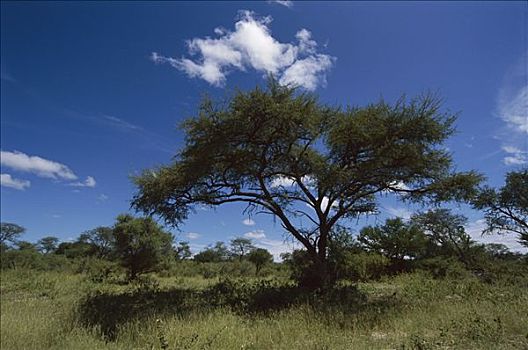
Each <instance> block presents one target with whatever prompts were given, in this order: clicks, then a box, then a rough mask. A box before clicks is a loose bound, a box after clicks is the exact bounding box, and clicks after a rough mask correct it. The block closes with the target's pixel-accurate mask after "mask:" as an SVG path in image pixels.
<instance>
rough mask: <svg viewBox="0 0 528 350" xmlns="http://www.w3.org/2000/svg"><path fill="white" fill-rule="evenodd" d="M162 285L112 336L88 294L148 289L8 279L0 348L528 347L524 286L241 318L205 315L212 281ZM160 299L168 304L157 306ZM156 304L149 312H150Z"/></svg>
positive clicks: (403, 292)
mask: <svg viewBox="0 0 528 350" xmlns="http://www.w3.org/2000/svg"><path fill="white" fill-rule="evenodd" d="M156 280H157V282H158V285H157V286H155V287H154V288H153V289H152V290H148V292H147V293H145V295H146V296H147V298H151V299H149V300H147V302H146V304H145V305H146V307H147V308H146V309H145V308H143V306H142V305H137V308H138V310H139V311H140V313H139V314H135V313H130V315H131V317H130V318H127V317H116V318H113V319H115V320H118V321H119V322H118V324H116V325H115V326H116V328H115V334H114V336H113V337H112V338H109V337H108V336H106V337H105V334H104V330H103V329H102V328H101V326H100V325H98V324H97V322H96V323H95V324H92V325H88V324H87V323H86V322H83V319H82V318H81V315H82V314H81V313H80V310H81V308H80V307H81V306H82V304H83V303H84V302H86V300H87V298H88V299H89V298H90V296H91V295H103V296H109V297H112V296H114V297H115V298H116V299H115V300H117V301H119V300H121V299H119V298H121V296H123V295H130V296H131V298H132V299H131V300H132V302H136V299H134V298H135V295H137V294H135V293H141V292H142V289H141V288H147V289H148V286H146V287H145V286H143V287H142V286H128V285H125V284H120V283H99V284H97V283H93V282H90V281H89V280H88V279H87V278H86V277H85V276H83V275H74V274H67V273H58V272H31V271H29V272H28V271H9V270H7V271H4V272H2V281H1V291H2V299H1V301H2V302H1V332H0V334H1V343H0V345H1V348H2V349H303V350H307V349H436V348H438V349H446V348H453V349H526V348H528V326H527V325H528V292H527V291H526V289H525V288H526V286H525V285H501V284H497V285H489V284H484V283H482V282H480V281H478V280H477V279H464V280H432V279H430V278H428V277H425V276H424V275H419V274H411V275H402V276H399V277H396V278H392V279H387V280H383V281H380V282H372V283H362V284H359V286H358V288H359V290H360V291H362V292H364V293H365V294H366V299H364V300H363V301H358V303H361V305H360V307H359V306H358V307H355V306H353V305H349V304H344V305H342V306H340V305H334V304H332V305H327V306H326V305H322V306H321V305H319V306H317V305H313V303H304V302H301V303H296V304H294V305H292V306H289V307H282V308H278V309H273V310H270V311H269V312H265V313H262V312H252V313H245V312H242V311H241V310H242V309H237V308H232V307H229V306H221V305H220V306H216V307H210V308H209V307H204V305H207V300H198V299H196V300H195V299H192V296H193V295H194V294H193V293H195V292H196V291H200V290H202V291H203V290H205V289H207V288H208V287H210V286H212V285H214V284H215V283H217V282H218V281H217V280H216V279H204V278H201V277H186V278H174V277H164V278H156ZM178 291H180V292H178ZM181 291H183V292H181ZM172 293H175V294H172ZM178 293H180V294H178ZM181 293H184V294H181ZM185 293H187V294H185ZM141 295H143V294H141ZM161 295H164V297H161ZM175 295H185V296H191V297H189V298H191V299H189V300H190V301H189V302H185V303H182V304H181V305H184V306H185V308H184V307H183V306H182V307H181V308H180V306H179V305H180V304H178V303H180V302H181V301H177V300H174V305H176V307H165V305H171V303H172V301H171V300H172V299H171V298H172V297H173V296H175ZM157 297H159V299H157ZM163 298H165V299H163ZM162 299H163V301H161V300H162ZM110 300H114V299H110ZM141 300H142V299H141V298H139V299H137V301H138V302H141ZM158 300H160V303H161V302H163V303H166V304H161V305H156V303H157V301H158ZM194 303H196V304H194ZM151 306H152V307H153V308H154V311H153V312H150V311H148V310H149V309H148V308H150V307H151ZM156 306H159V307H160V309H159V310H157V309H156V308H155V307H156ZM103 307H106V308H107V312H108V313H109V314H110V313H115V312H123V310H121V309H119V307H117V306H116V307H114V306H112V305H103V306H101V308H103ZM104 310H105V309H102V311H104ZM100 311H101V310H100ZM105 312H106V311H105ZM102 315H104V312H103V313H102ZM126 315H128V314H126ZM126 315H122V316H126ZM99 316H100V315H99ZM113 316H119V315H113ZM99 321H101V320H99Z"/></svg>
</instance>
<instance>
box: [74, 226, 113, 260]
mask: <svg viewBox="0 0 528 350" xmlns="http://www.w3.org/2000/svg"><path fill="white" fill-rule="evenodd" d="M78 243H81V244H88V245H89V246H90V252H89V255H92V256H96V257H99V258H111V257H112V253H113V252H114V246H115V237H114V232H113V229H112V228H111V227H105V226H99V227H96V228H94V229H91V230H88V231H85V232H83V233H82V234H81V235H80V236H79V239H78Z"/></svg>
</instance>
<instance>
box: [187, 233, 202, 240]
mask: <svg viewBox="0 0 528 350" xmlns="http://www.w3.org/2000/svg"><path fill="white" fill-rule="evenodd" d="M200 236H201V235H200V234H199V233H196V232H187V234H186V235H185V237H187V238H188V239H198V238H200Z"/></svg>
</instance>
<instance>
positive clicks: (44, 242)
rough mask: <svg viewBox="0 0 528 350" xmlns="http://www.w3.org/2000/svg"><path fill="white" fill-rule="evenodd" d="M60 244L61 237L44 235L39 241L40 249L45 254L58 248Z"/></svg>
mask: <svg viewBox="0 0 528 350" xmlns="http://www.w3.org/2000/svg"><path fill="white" fill-rule="evenodd" d="M58 244H59V239H58V238H57V237H53V236H47V237H43V238H41V239H39V241H38V242H37V246H38V249H39V250H40V252H42V253H43V254H49V253H52V252H54V251H55V250H56V249H57V245H58Z"/></svg>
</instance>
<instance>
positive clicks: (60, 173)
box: [0, 151, 77, 180]
mask: <svg viewBox="0 0 528 350" xmlns="http://www.w3.org/2000/svg"><path fill="white" fill-rule="evenodd" d="M0 158H1V164H2V165H3V166H5V167H8V168H11V169H13V170H18V171H22V172H28V173H33V174H35V175H37V176H40V177H46V178H51V179H63V180H76V179H77V176H76V175H75V174H74V173H73V171H71V170H70V168H68V167H67V166H66V165H64V164H61V163H58V162H54V161H52V160H48V159H44V158H41V157H38V156H28V155H27V154H25V153H22V152H18V151H14V152H8V151H1V154H0Z"/></svg>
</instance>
